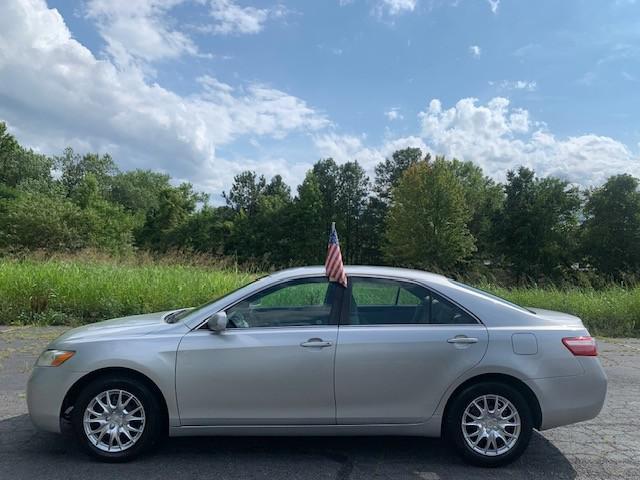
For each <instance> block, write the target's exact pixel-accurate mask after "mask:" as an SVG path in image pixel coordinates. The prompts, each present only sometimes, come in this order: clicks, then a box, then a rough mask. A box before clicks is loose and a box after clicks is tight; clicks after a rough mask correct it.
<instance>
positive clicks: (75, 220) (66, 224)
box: [0, 193, 87, 251]
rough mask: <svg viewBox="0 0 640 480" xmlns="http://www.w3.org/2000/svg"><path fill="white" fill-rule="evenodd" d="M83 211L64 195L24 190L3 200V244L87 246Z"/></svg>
mask: <svg viewBox="0 0 640 480" xmlns="http://www.w3.org/2000/svg"><path fill="white" fill-rule="evenodd" d="M82 221H83V218H82V210H81V209H80V207H78V206H77V205H75V204H74V203H73V202H71V201H70V200H68V199H67V198H65V197H63V196H54V195H45V194H37V193H21V194H19V195H18V196H17V197H15V198H12V199H8V198H4V199H1V200H0V247H2V248H6V249H27V250H37V249H43V250H48V251H62V250H75V249H78V248H83V247H86V246H87V245H86V238H85V237H84V235H83V232H82Z"/></svg>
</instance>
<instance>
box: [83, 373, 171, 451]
mask: <svg viewBox="0 0 640 480" xmlns="http://www.w3.org/2000/svg"><path fill="white" fill-rule="evenodd" d="M162 418H163V417H162V411H161V408H160V404H159V401H158V398H157V397H156V395H155V394H154V392H152V391H151V390H150V389H149V388H148V387H147V386H146V385H145V384H143V383H140V382H136V381H134V380H132V379H130V378H126V377H117V376H108V377H102V378H98V379H96V380H93V381H92V382H91V383H89V384H88V385H87V386H86V387H84V388H83V389H82V391H81V392H80V394H79V395H78V398H77V401H76V402H75V406H74V409H73V412H72V414H71V423H72V427H73V431H74V433H75V436H76V439H77V440H78V442H79V443H80V446H81V447H82V448H83V449H84V450H85V451H86V452H87V453H89V454H90V455H91V456H93V457H95V458H97V459H99V460H101V461H104V462H125V461H128V460H131V459H133V458H135V457H137V456H138V455H140V454H141V453H143V452H145V451H147V450H149V449H150V448H151V447H153V446H154V445H155V444H156V442H157V440H158V439H159V438H160V433H161V431H162Z"/></svg>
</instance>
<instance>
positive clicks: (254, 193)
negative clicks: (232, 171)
mask: <svg viewBox="0 0 640 480" xmlns="http://www.w3.org/2000/svg"><path fill="white" fill-rule="evenodd" d="M266 187H267V180H266V179H265V178H264V176H263V175H260V176H258V175H257V174H256V172H251V171H248V170H247V171H245V172H242V173H240V174H238V175H236V176H235V177H233V185H232V186H231V189H230V190H229V193H226V192H222V196H223V197H224V199H225V201H226V202H227V205H228V206H229V207H231V208H232V209H233V210H235V211H236V212H239V211H241V210H244V212H245V213H246V214H248V215H253V214H254V213H255V212H256V209H257V208H258V199H259V198H260V196H261V195H263V194H264V190H265V188H266Z"/></svg>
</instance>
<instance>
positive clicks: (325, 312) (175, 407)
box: [27, 267, 607, 466]
mask: <svg viewBox="0 0 640 480" xmlns="http://www.w3.org/2000/svg"><path fill="white" fill-rule="evenodd" d="M347 274H348V288H346V289H345V288H343V287H342V286H340V285H338V284H335V283H329V282H328V281H327V278H326V277H325V276H324V269H323V268H322V267H308V268H298V269H291V270H285V271H282V272H279V273H276V274H273V275H270V276H268V277H264V278H262V279H260V280H258V281H256V282H254V283H251V284H249V285H247V286H245V287H242V288H241V289H239V290H237V291H235V292H232V293H230V294H228V295H227V296H225V297H223V298H221V299H217V300H215V301H212V302H210V303H208V304H206V305H203V306H201V307H198V308H195V309H182V310H175V311H171V312H163V313H156V314H147V315H139V316H133V317H127V318H120V319H115V320H108V321H105V322H101V323H96V324H92V325H87V326H84V327H80V328H76V329H73V330H70V331H68V332H67V333H65V334H63V335H62V336H61V337H59V338H57V339H56V340H54V341H53V342H52V343H51V344H50V345H49V346H48V347H47V349H46V350H45V351H44V352H43V353H42V355H41V356H40V358H39V359H38V361H37V364H36V366H35V367H34V369H33V372H32V374H31V378H30V380H29V384H28V391H27V399H28V406H29V412H30V415H31V418H32V420H33V422H34V423H35V425H36V426H37V427H40V428H41V429H44V430H48V431H52V432H61V431H62V430H65V429H66V427H67V426H68V427H70V429H71V430H72V431H73V432H74V433H75V435H76V437H77V439H78V440H79V442H80V444H81V445H82V446H83V447H84V448H85V449H86V451H87V452H89V453H90V454H92V455H94V456H96V457H98V458H100V459H102V460H105V461H123V460H128V459H131V458H133V457H135V456H137V455H138V454H140V453H142V452H143V451H145V450H148V449H149V448H151V447H152V446H153V445H154V444H155V443H156V442H157V441H158V440H159V439H160V438H162V437H163V436H164V435H166V434H168V435H170V436H185V435H417V436H426V437H437V436H441V435H443V436H444V437H445V438H446V439H447V440H448V441H449V442H451V444H452V445H453V446H454V447H455V448H456V449H457V450H458V451H459V452H460V454H461V455H462V456H463V457H464V458H465V459H466V460H467V461H469V462H471V463H474V464H478V465H482V466H498V465H503V464H506V463H508V462H510V461H513V460H514V459H516V458H517V457H518V456H520V455H521V454H522V452H523V451H524V449H525V448H526V447H527V444H528V443H529V439H530V437H531V433H532V430H533V429H534V428H535V429H538V430H544V429H548V428H553V427H557V426H560V425H567V424H571V423H575V422H580V421H583V420H588V419H591V418H594V417H595V416H596V415H597V414H598V413H599V412H600V409H601V408H602V405H603V402H604V399H605V394H606V385H607V381H606V377H605V374H604V372H603V370H602V367H601V366H600V363H599V361H598V358H597V351H596V344H595V341H594V339H593V338H591V337H590V336H589V332H588V331H587V330H586V328H585V327H584V325H583V324H582V322H581V321H580V319H579V318H577V317H574V316H571V315H567V314H563V313H558V312H552V311H545V310H539V309H527V308H522V307H519V306H517V305H514V304H511V303H509V302H506V301H504V300H502V299H500V298H498V297H495V296H492V295H490V294H487V293H485V292H482V291H480V290H477V289H475V288H472V287H469V286H466V285H463V284H461V283H458V282H455V281H453V280H451V279H449V278H446V277H443V276H440V275H434V274H430V273H426V272H421V271H414V270H404V269H395V268H383V267H347Z"/></svg>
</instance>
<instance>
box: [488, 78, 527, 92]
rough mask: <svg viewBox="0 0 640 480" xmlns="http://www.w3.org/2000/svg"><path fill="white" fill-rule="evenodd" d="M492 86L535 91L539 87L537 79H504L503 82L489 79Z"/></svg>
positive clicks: (503, 88)
mask: <svg viewBox="0 0 640 480" xmlns="http://www.w3.org/2000/svg"><path fill="white" fill-rule="evenodd" d="M489 85H491V86H492V87H493V86H495V87H498V88H500V89H502V90H525V91H527V92H533V91H535V90H536V89H537V88H538V84H537V83H536V81H535V80H502V81H501V82H493V81H489Z"/></svg>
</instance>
